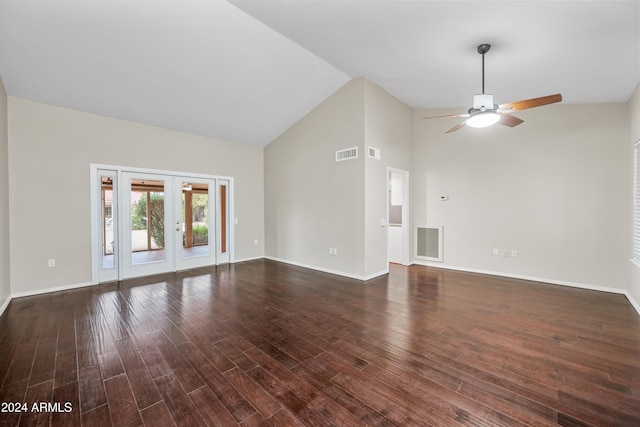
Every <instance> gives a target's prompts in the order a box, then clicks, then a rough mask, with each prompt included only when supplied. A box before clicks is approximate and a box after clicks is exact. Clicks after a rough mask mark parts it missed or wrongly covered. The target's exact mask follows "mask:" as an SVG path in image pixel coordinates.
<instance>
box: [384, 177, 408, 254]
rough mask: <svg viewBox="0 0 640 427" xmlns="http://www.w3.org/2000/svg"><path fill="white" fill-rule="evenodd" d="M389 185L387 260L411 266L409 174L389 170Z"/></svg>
mask: <svg viewBox="0 0 640 427" xmlns="http://www.w3.org/2000/svg"><path fill="white" fill-rule="evenodd" d="M387 183H388V185H387V189H388V193H387V194H388V197H387V200H388V202H387V224H388V227H387V230H388V233H387V260H388V262H390V263H396V264H402V265H409V264H410V244H409V243H410V241H409V239H410V237H409V229H410V224H409V172H407V171H404V170H401V169H394V168H387Z"/></svg>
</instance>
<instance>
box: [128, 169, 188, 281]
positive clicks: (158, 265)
mask: <svg viewBox="0 0 640 427" xmlns="http://www.w3.org/2000/svg"><path fill="white" fill-rule="evenodd" d="M132 179H143V180H147V181H162V182H163V183H164V184H163V190H162V193H163V196H164V197H163V200H164V203H163V207H164V248H163V250H164V257H163V259H159V260H156V261H148V262H144V263H134V262H133V254H134V253H133V242H132V233H131V221H126V220H125V218H126V219H130V218H131V214H132V212H131V186H130V183H131V180H132ZM118 181H119V183H120V185H119V188H120V198H119V199H118V201H119V202H120V203H119V206H120V207H119V209H118V213H119V215H118V216H119V218H120V219H121V220H120V227H119V232H120V245H118V248H117V249H118V250H117V252H118V256H119V261H120V262H119V264H120V266H121V268H120V269H119V275H118V276H119V278H121V279H129V278H132V277H139V276H148V275H150V274H159V273H167V272H169V271H172V270H175V262H174V258H173V254H174V252H175V251H176V243H175V236H174V235H175V233H172V230H173V227H172V225H173V221H172V219H173V212H174V202H173V195H174V194H173V181H174V180H173V177H172V176H170V175H162V174H149V173H142V172H130V171H121V173H120V179H119V180H118ZM147 215H150V212H147ZM125 222H127V223H126V224H125Z"/></svg>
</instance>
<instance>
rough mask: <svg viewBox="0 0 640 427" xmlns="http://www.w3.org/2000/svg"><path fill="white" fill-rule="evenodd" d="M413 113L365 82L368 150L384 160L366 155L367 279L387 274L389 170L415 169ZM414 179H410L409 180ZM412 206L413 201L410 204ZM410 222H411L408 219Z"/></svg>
mask: <svg viewBox="0 0 640 427" xmlns="http://www.w3.org/2000/svg"><path fill="white" fill-rule="evenodd" d="M412 143H413V110H412V109H411V108H410V107H408V106H407V105H405V104H403V103H402V102H400V101H398V100H397V99H396V98H394V97H393V96H391V95H390V94H389V93H387V92H386V91H384V90H383V89H381V88H380V87H379V86H377V85H376V84H374V83H372V82H371V81H369V80H365V150H368V147H369V146H372V147H376V148H379V149H380V150H381V159H380V160H375V159H372V158H370V157H368V155H367V153H366V152H365V153H364V155H365V156H366V157H365V234H364V235H365V242H364V247H365V276H366V277H370V276H374V275H378V274H380V273H383V272H386V271H387V270H388V268H389V264H388V262H387V261H388V260H387V232H388V228H387V227H381V226H380V220H381V219H386V218H387V210H388V206H387V192H388V190H387V188H388V176H387V173H388V172H387V167H392V168H396V169H402V170H404V171H407V172H409V171H410V170H411V168H412V157H411V153H412ZM409 178H410V179H411V176H410V177H409ZM407 205H410V201H407ZM409 223H410V220H409Z"/></svg>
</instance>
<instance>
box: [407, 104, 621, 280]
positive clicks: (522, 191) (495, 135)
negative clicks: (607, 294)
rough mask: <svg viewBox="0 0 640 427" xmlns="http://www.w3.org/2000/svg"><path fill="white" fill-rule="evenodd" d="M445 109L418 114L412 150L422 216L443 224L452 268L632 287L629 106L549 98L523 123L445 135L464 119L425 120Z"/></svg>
mask: <svg viewBox="0 0 640 427" xmlns="http://www.w3.org/2000/svg"><path fill="white" fill-rule="evenodd" d="M447 112H452V111H428V112H427V111H417V112H415V114H414V118H415V120H414V123H415V143H414V153H413V155H414V156H413V157H414V193H413V194H414V200H413V201H414V221H415V222H416V223H429V224H432V225H440V224H441V225H444V231H443V235H444V249H443V254H444V263H443V265H444V266H449V267H460V268H464V269H469V270H476V271H486V272H498V273H501V274H506V275H512V276H525V277H532V278H539V279H543V280H549V281H551V282H557V283H558V282H559V283H567V284H580V285H587V286H591V287H595V288H600V287H601V288H615V289H618V290H620V291H624V290H626V288H627V280H628V277H627V276H628V273H627V272H628V266H627V261H626V259H627V258H628V256H627V254H626V252H627V251H626V248H627V195H628V186H629V183H628V176H629V162H628V157H627V156H628V153H629V150H628V112H627V104H624V103H620V104H599V105H564V104H556V105H550V106H546V107H541V108H536V109H531V110H527V111H522V112H519V113H518V114H517V115H518V116H519V117H520V118H522V119H524V120H525V123H523V124H522V125H520V126H518V127H516V128H508V127H505V126H493V127H490V128H486V129H470V128H465V129H462V130H459V131H457V132H454V133H451V134H446V135H445V133H444V132H445V131H446V130H447V129H449V128H451V127H452V126H454V125H455V124H456V123H457V121H456V120H445V119H442V120H421V117H423V116H425V115H434V114H438V113H447ZM441 194H446V195H448V196H449V200H448V201H439V200H438V196H439V195H441ZM493 248H499V249H500V250H501V251H504V250H512V249H515V250H517V251H518V256H517V257H511V256H509V257H504V256H502V255H501V256H494V255H493V254H492V250H493ZM436 265H437V263H436Z"/></svg>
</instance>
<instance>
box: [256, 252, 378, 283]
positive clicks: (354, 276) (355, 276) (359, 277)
mask: <svg viewBox="0 0 640 427" xmlns="http://www.w3.org/2000/svg"><path fill="white" fill-rule="evenodd" d="M264 259H268V260H271V261H277V262H281V263H283V264H291V265H295V266H296V267H302V268H308V269H311V270H316V271H321V272H323V273H329V274H335V275H336V276H342V277H348V278H349V279H357V280H362V281H367V280H371V279H375V278H376V277H380V276H383V275H385V274H388V273H389V269H388V268H387V269H386V270H384V271H379V272H377V273H373V274H369V275H366V276H363V275H361V274H352V273H346V272H344V271H338V270H331V269H329V268H323V267H318V266H315V265H309V264H304V263H301V262H296V261H289V260H286V259H281V258H275V257H271V256H265V257H264Z"/></svg>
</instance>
